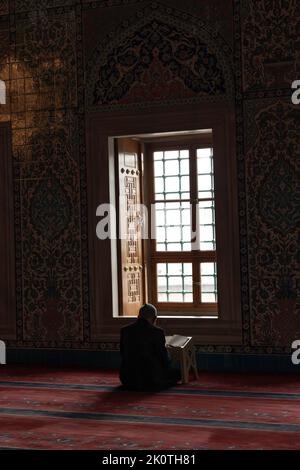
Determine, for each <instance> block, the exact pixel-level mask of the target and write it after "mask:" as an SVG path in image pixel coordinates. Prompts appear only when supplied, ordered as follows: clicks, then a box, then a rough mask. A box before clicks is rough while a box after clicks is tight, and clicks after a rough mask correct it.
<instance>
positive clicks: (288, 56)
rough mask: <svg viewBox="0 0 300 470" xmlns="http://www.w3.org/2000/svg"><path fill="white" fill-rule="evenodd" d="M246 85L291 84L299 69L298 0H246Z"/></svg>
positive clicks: (285, 85) (244, 49) (244, 35)
mask: <svg viewBox="0 0 300 470" xmlns="http://www.w3.org/2000/svg"><path fill="white" fill-rule="evenodd" d="M243 13H244V22H243V61H244V89H245V90H251V89H253V90H257V89H261V88H280V87H290V84H291V82H292V81H293V80H295V79H296V78H298V75H299V72H300V54H299V51H300V35H299V31H300V3H299V1H298V0H288V1H286V0H275V1H274V0H243Z"/></svg>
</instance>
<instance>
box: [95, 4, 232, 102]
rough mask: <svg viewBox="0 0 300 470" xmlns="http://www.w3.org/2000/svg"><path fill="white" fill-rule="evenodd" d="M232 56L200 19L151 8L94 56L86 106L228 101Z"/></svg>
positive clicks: (120, 29)
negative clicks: (167, 101) (148, 102)
mask: <svg viewBox="0 0 300 470" xmlns="http://www.w3.org/2000/svg"><path fill="white" fill-rule="evenodd" d="M230 52H231V51H230V48H229V46H228V45H227V44H226V43H225V41H224V40H223V39H222V38H221V37H220V36H219V35H218V34H217V33H215V32H213V31H211V30H209V28H208V27H207V26H206V25H204V24H203V23H202V22H201V21H199V20H198V19H196V18H194V17H191V16H190V15H187V14H182V13H181V12H180V14H179V13H178V12H177V11H176V10H174V9H171V8H165V7H162V6H160V5H156V7H155V5H154V4H152V5H151V7H149V8H146V9H145V10H143V11H140V12H139V13H138V14H137V15H136V16H135V17H134V18H132V20H131V21H126V22H123V23H122V25H121V26H120V25H119V26H118V29H117V31H112V32H111V33H110V34H109V35H108V37H106V39H105V41H103V42H101V43H100V44H99V45H98V47H97V48H96V49H95V50H94V52H93V53H92V55H91V57H90V60H89V62H88V65H87V75H86V76H87V95H88V96H87V102H88V106H89V107H92V108H93V107H99V106H116V105H128V104H133V103H135V104H138V103H141V102H144V103H145V102H147V101H151V102H152V103H153V102H155V100H157V101H160V102H161V101H162V99H163V100H164V101H165V100H171V101H172V102H176V101H178V100H179V101H181V102H182V101H187V100H188V101H199V100H210V101H215V100H222V99H228V98H230V97H231V96H232V95H233V72H232V67H231V64H230V60H231V58H230Z"/></svg>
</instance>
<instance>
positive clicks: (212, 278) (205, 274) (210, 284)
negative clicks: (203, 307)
mask: <svg viewBox="0 0 300 470" xmlns="http://www.w3.org/2000/svg"><path fill="white" fill-rule="evenodd" d="M217 301H218V292H217V264H216V263H201V302H203V303H205V302H207V303H216V302H217Z"/></svg>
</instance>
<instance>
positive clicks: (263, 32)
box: [0, 0, 300, 354]
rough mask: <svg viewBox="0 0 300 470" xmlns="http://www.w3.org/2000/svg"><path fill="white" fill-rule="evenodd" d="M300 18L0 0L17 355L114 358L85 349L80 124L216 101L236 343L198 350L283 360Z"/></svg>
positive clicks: (294, 275) (296, 309)
mask: <svg viewBox="0 0 300 470" xmlns="http://www.w3.org/2000/svg"><path fill="white" fill-rule="evenodd" d="M299 7H300V3H299V2H285V1H280V0H276V1H274V2H270V1H267V0H243V1H238V0H236V1H230V0H190V1H186V0H185V1H183V0H182V1H180V0H178V1H174V0H161V1H159V2H149V1H138V0H136V1H134V0H132V1H130V0H127V1H125V0H124V1H121V0H111V1H109V0H107V1H101V0H98V1H97V0H94V1H93V2H90V3H89V2H88V1H85V0H82V1H81V2H79V1H77V2H76V1H75V0H74V1H72V0H69V1H68V0H47V1H45V0H15V1H13V0H11V1H8V0H7V1H5V0H0V39H1V41H0V79H3V80H5V81H6V83H7V87H8V104H7V105H1V106H0V119H1V121H9V122H10V123H11V127H12V136H13V137H12V139H13V141H12V148H13V161H14V201H15V203H14V204H15V210H14V217H15V233H16V246H15V249H16V296H17V338H16V341H11V342H9V344H8V345H9V346H10V347H11V348H16V347H19V348H24V347H26V348H41V347H42V348H69V349H71V348H73V349H81V348H82V349H114V348H116V347H117V345H114V344H107V343H101V344H93V343H92V342H91V341H90V333H91V332H90V324H89V285H88V272H89V271H88V251H87V235H88V234H87V195H86V163H85V162H86V149H85V117H86V115H87V113H89V112H90V111H94V110H101V111H103V112H108V113H109V112H110V111H111V110H115V109H125V110H126V109H127V108H128V109H135V108H141V107H143V108H145V109H146V108H147V106H150V104H151V105H153V104H155V103H160V105H161V104H163V105H164V104H165V105H166V106H167V105H168V103H171V104H176V103H178V105H180V104H181V103H190V104H191V106H201V104H202V103H205V102H214V101H216V102H220V101H222V100H223V101H228V102H233V103H234V105H235V111H236V123H237V128H236V148H237V166H238V184H239V217H240V243H241V247H240V253H241V275H242V276H241V294H242V312H243V346H241V347H231V346H214V345H207V346H203V347H201V350H202V351H206V352H209V353H213V352H218V353H224V352H226V353H251V354H275V353H276V354H284V353H286V354H288V353H290V346H291V342H292V341H293V340H294V339H297V338H300V294H299V290H300V270H299V228H298V227H299V222H300V220H299V201H300V195H299V191H300V189H299V188H300V184H299V165H300V163H299V162H300V158H299V157H300V155H299V154H300V149H299V133H298V127H299V124H298V121H297V118H298V119H299V110H298V109H297V107H296V106H293V105H292V104H291V99H290V96H291V90H290V86H291V82H292V81H293V80H295V79H297V78H300V73H299V65H300V54H299V50H300V47H299V46H300V44H299V41H300V40H299V38H300V36H299V18H300V12H299ZM297 31H298V32H297ZM297 113H298V115H297ZM297 133H298V135H297ZM95 224H96V220H95ZM103 269H105V267H103Z"/></svg>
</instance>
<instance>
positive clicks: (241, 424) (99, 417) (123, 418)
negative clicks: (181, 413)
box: [0, 408, 300, 433]
mask: <svg viewBox="0 0 300 470" xmlns="http://www.w3.org/2000/svg"><path fill="white" fill-rule="evenodd" d="M0 414H1V415H15V416H19V417H20V416H27V417H31V418H33V417H47V418H67V419H82V420H96V421H109V422H128V423H139V424H159V425H162V424H165V425H172V426H192V427H213V428H230V429H247V430H259V431H281V432H282V431H284V432H292V433H295V432H297V433H298V432H299V433H300V425H297V424H277V423H259V422H250V421H230V420H219V419H189V418H165V417H158V416H143V415H141V416H137V415H115V414H112V413H78V412H72V411H42V410H27V409H26V410H25V409H15V408H0Z"/></svg>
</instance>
